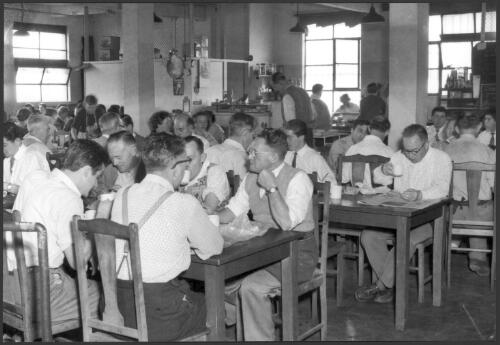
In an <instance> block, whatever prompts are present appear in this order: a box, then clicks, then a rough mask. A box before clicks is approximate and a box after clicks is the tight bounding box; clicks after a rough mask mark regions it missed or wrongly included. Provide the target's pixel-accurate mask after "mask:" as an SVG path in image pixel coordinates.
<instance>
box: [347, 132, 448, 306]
mask: <svg viewBox="0 0 500 345" xmlns="http://www.w3.org/2000/svg"><path fill="white" fill-rule="evenodd" d="M451 171H452V163H451V159H450V157H449V156H448V154H446V153H445V152H443V151H441V150H438V149H435V148H432V147H430V145H429V139H428V136H427V131H426V129H425V127H423V126H421V125H418V124H413V125H410V126H408V127H406V128H405V129H404V131H403V140H402V149H401V151H398V152H396V153H395V154H394V155H393V156H392V157H391V160H390V161H389V162H388V163H386V164H384V165H382V166H381V167H378V168H376V169H375V170H374V171H373V178H374V181H375V183H380V184H384V185H389V184H391V182H393V180H394V191H395V192H398V193H400V195H401V197H402V198H403V199H405V200H408V201H418V200H427V199H439V198H443V197H446V196H447V195H448V192H449V188H450V181H451ZM431 236H432V227H431V225H430V224H429V223H427V224H424V225H421V226H419V227H416V228H414V229H412V231H411V232H410V251H409V256H410V258H411V257H412V256H413V254H414V253H415V250H416V247H415V246H416V243H418V242H421V241H423V240H425V239H426V238H429V237H431ZM393 237H394V233H393V232H389V231H387V232H384V231H373V230H364V231H363V233H362V234H361V243H362V245H363V247H364V248H365V251H366V255H367V257H368V260H369V261H370V264H371V266H372V269H373V270H374V271H375V273H376V276H377V281H376V282H375V284H373V285H371V286H368V287H366V286H365V287H360V288H359V289H358V290H356V292H355V297H356V299H357V300H358V301H360V302H367V301H371V300H373V301H375V302H377V303H389V302H391V301H392V300H393V298H394V294H393V287H394V255H395V252H394V247H393V248H392V249H391V250H389V249H388V248H387V240H388V239H390V238H393Z"/></svg>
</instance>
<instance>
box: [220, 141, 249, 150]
mask: <svg viewBox="0 0 500 345" xmlns="http://www.w3.org/2000/svg"><path fill="white" fill-rule="evenodd" d="M224 143H225V144H228V145H230V146H233V147H235V148H237V149H239V150H241V151H245V148H244V147H243V145H241V144H240V143H239V142H237V141H236V140H234V139H231V138H227V139H226V140H224Z"/></svg>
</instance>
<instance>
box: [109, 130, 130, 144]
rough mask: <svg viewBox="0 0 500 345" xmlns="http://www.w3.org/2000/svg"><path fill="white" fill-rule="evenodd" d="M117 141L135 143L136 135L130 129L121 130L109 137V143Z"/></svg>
mask: <svg viewBox="0 0 500 345" xmlns="http://www.w3.org/2000/svg"><path fill="white" fill-rule="evenodd" d="M116 141H123V142H124V143H125V144H127V145H135V144H136V141H135V138H134V135H133V134H132V133H130V132H129V131H119V132H115V133H113V134H111V135H110V136H109V138H108V144H109V143H112V142H116Z"/></svg>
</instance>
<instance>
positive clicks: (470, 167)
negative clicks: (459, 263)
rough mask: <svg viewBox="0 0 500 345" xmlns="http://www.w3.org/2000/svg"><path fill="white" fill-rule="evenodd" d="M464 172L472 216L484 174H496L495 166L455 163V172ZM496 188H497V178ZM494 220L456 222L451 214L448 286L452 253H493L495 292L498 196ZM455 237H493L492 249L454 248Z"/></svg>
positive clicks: (492, 276) (491, 279) (476, 163)
mask: <svg viewBox="0 0 500 345" xmlns="http://www.w3.org/2000/svg"><path fill="white" fill-rule="evenodd" d="M456 171H463V172H465V174H466V180H467V195H468V198H469V200H468V207H469V212H470V214H476V212H477V207H478V202H479V189H480V185H481V177H482V174H483V172H485V173H486V172H495V171H496V165H495V164H486V163H480V162H465V163H453V172H456ZM494 186H496V177H495V182H494ZM493 202H494V205H493V220H491V221H480V220H474V219H470V220H469V219H468V220H455V219H453V212H450V228H449V231H448V241H447V251H448V252H447V270H446V271H447V277H446V278H447V285H448V288H449V287H450V286H451V252H452V251H456V252H483V253H491V257H492V258H491V259H492V261H491V275H490V285H491V290H492V291H493V289H494V286H495V270H496V196H495V197H494V201H493ZM453 236H473V237H491V238H492V242H493V245H492V249H474V248H452V246H451V240H452V237H453Z"/></svg>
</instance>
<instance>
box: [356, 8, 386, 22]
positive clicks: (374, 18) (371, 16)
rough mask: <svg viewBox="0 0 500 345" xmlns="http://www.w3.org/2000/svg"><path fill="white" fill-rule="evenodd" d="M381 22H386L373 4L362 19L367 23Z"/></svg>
mask: <svg viewBox="0 0 500 345" xmlns="http://www.w3.org/2000/svg"><path fill="white" fill-rule="evenodd" d="M380 22H385V19H384V17H382V16H381V15H380V14H378V13H377V12H376V11H375V7H373V4H372V5H371V7H370V12H368V14H367V15H366V16H364V17H363V18H362V19H361V23H363V24H366V23H380Z"/></svg>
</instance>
